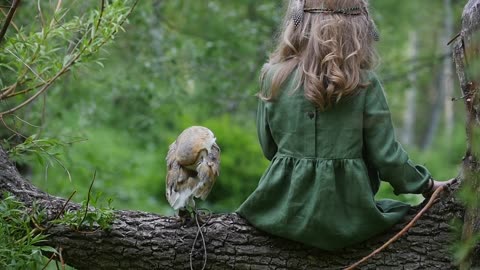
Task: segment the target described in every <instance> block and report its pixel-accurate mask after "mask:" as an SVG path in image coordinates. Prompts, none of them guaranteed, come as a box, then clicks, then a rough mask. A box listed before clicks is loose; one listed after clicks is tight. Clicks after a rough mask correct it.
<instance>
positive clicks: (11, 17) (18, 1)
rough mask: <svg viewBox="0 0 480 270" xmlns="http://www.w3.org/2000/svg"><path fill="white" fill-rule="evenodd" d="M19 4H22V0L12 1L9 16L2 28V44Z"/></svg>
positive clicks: (0, 33) (0, 39)
mask: <svg viewBox="0 0 480 270" xmlns="http://www.w3.org/2000/svg"><path fill="white" fill-rule="evenodd" d="M19 4H20V0H14V1H13V3H12V7H11V8H10V10H9V11H8V14H7V18H6V19H5V22H4V23H3V27H2V30H0V44H1V43H2V41H3V39H4V37H5V34H6V33H7V29H8V26H9V25H10V22H11V21H12V19H13V15H14V14H15V11H17V9H18V5H19Z"/></svg>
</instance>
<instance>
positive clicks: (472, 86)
mask: <svg viewBox="0 0 480 270" xmlns="http://www.w3.org/2000/svg"><path fill="white" fill-rule="evenodd" d="M479 29H480V0H470V1H468V3H467V5H466V6H465V9H464V11H463V15H462V31H461V33H460V35H459V38H460V39H458V40H457V41H456V43H455V47H454V52H453V56H454V59H455V64H456V69H457V74H458V78H459V81H460V85H461V88H462V94H463V97H464V102H465V107H466V112H467V121H466V124H467V127H466V134H467V151H466V154H465V158H464V159H463V168H462V169H463V170H462V174H463V179H464V181H463V182H464V183H463V185H464V188H465V189H466V190H468V191H470V192H471V194H470V195H469V200H470V203H469V205H468V207H467V209H466V211H465V216H464V219H463V223H464V225H463V234H462V239H463V241H464V242H469V241H471V240H472V239H474V238H476V234H478V233H480V215H478V212H479V211H480V206H479V205H480V166H479V163H478V161H479V158H480V144H479V142H478V135H479V134H480V122H479V120H480V98H479V94H480V93H479V91H480V69H479V64H480V50H479V49H480V39H479V38H480V31H479ZM474 255H475V254H469V255H468V256H466V257H465V258H462V262H461V264H460V269H462V270H463V269H470V267H471V264H472V260H474V258H473V257H474Z"/></svg>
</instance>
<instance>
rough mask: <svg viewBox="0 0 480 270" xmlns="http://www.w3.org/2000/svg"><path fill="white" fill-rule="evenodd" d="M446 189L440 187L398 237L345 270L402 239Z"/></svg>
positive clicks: (358, 264) (349, 269) (352, 267)
mask: <svg viewBox="0 0 480 270" xmlns="http://www.w3.org/2000/svg"><path fill="white" fill-rule="evenodd" d="M444 189H445V186H441V187H439V188H438V189H437V190H435V192H434V193H433V194H432V197H430V200H428V203H427V205H425V206H424V207H423V208H422V210H421V211H420V212H419V213H418V214H417V215H416V216H415V217H414V218H413V219H412V221H410V222H409V223H408V224H407V225H406V226H405V227H404V228H403V229H402V230H401V231H400V232H398V233H397V234H396V235H394V236H393V237H392V238H390V239H389V240H388V241H387V242H386V243H385V244H383V245H382V246H381V247H379V248H377V249H376V250H374V251H373V252H372V253H370V254H369V255H368V256H366V257H364V258H363V259H361V260H360V261H358V262H356V263H354V264H352V265H350V266H349V267H347V268H345V270H353V269H356V268H357V267H358V266H360V264H362V263H364V262H366V261H367V260H368V259H370V258H372V257H373V256H375V255H377V254H378V253H380V252H381V251H382V250H384V249H385V248H387V247H388V246H389V245H390V244H392V243H393V242H395V241H397V240H398V239H399V238H400V237H402V236H403V235H404V234H405V233H406V232H407V231H408V230H410V228H412V227H413V225H415V222H417V220H418V219H420V218H421V217H422V216H423V214H425V212H427V211H428V209H430V208H431V207H432V205H434V204H435V203H436V202H437V197H438V195H439V194H440V193H441V192H443V191H444Z"/></svg>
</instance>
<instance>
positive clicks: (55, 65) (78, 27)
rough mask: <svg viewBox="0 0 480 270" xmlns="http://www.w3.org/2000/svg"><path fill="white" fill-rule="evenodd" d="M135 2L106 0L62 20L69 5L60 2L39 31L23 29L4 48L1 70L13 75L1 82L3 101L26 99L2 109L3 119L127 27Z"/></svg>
mask: <svg viewBox="0 0 480 270" xmlns="http://www.w3.org/2000/svg"><path fill="white" fill-rule="evenodd" d="M137 1H138V0H137ZM137 1H135V2H134V3H133V5H131V6H128V5H127V3H128V2H129V1H127V0H124V1H120V0H115V1H112V2H111V3H108V2H106V1H104V0H102V1H101V7H100V10H99V11H98V10H94V11H91V12H90V13H88V14H86V15H84V16H81V17H73V18H72V19H70V20H69V21H65V22H64V23H60V21H62V20H66V17H67V15H68V10H64V9H61V8H60V5H61V1H58V3H57V6H56V7H55V12H54V15H53V18H52V20H51V23H50V24H49V25H43V26H42V28H41V29H40V31H38V32H36V33H32V34H30V35H28V34H26V33H24V32H22V31H24V30H22V28H20V29H19V31H20V32H19V33H18V34H17V35H15V36H14V37H11V38H9V39H8V40H7V42H6V44H5V45H4V49H3V50H2V52H0V60H3V61H1V62H2V63H5V64H0V72H1V71H4V72H7V74H8V75H9V76H6V77H15V79H14V81H12V82H11V83H9V84H0V87H1V90H0V100H5V99H12V98H14V97H18V96H20V97H23V98H21V99H20V101H19V102H18V104H16V105H15V106H13V107H11V108H9V109H6V110H3V111H1V112H0V118H3V117H5V116H6V115H11V114H13V113H14V112H16V111H18V110H20V109H22V108H24V107H25V106H27V105H29V104H30V103H32V102H33V101H35V100H36V99H37V98H38V97H39V96H41V95H42V94H43V93H45V92H46V91H47V90H48V89H50V87H51V86H52V84H53V83H54V82H55V81H57V80H58V79H59V78H60V77H61V76H62V75H64V74H66V73H67V72H69V71H70V70H71V69H72V67H73V66H74V65H78V64H79V63H86V62H88V61H89V60H92V59H93V57H92V56H93V55H94V54H96V53H98V52H99V51H100V49H101V48H102V47H103V46H104V45H106V44H107V43H108V42H109V41H111V40H112V39H113V38H114V37H115V35H116V34H117V33H118V31H119V30H123V28H122V26H123V24H124V23H125V22H126V21H127V18H128V16H129V15H130V14H131V12H132V11H133V9H134V8H135V6H136V3H137ZM65 44H68V46H67V47H65ZM61 51H63V52H64V53H63V54H61V53H60V52H61ZM0 83H2V82H0ZM16 100H18V98H17V99H16Z"/></svg>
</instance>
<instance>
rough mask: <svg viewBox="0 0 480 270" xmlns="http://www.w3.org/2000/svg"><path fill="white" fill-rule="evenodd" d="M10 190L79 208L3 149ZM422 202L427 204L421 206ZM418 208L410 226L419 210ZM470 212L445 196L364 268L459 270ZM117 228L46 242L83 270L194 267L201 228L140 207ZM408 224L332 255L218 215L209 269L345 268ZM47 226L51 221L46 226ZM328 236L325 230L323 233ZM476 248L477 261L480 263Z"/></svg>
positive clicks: (55, 209) (68, 231)
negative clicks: (22, 169)
mask: <svg viewBox="0 0 480 270" xmlns="http://www.w3.org/2000/svg"><path fill="white" fill-rule="evenodd" d="M5 191H8V192H11V193H12V194H14V195H15V196H16V197H17V198H18V199H20V200H21V201H23V202H24V203H25V204H26V205H27V206H31V205H32V204H33V202H34V201H35V202H36V203H37V205H41V206H43V207H44V208H45V210H46V211H47V213H48V217H50V219H53V218H55V217H56V216H57V215H58V213H59V212H63V210H65V211H66V210H81V207H80V205H78V204H75V203H68V204H67V206H66V207H65V209H63V208H64V205H65V203H66V201H65V200H64V199H62V198H58V197H54V196H51V195H48V194H46V193H44V192H42V191H40V190H38V189H37V188H36V187H34V186H33V185H32V184H31V183H30V182H28V181H26V180H24V179H23V178H22V177H21V176H20V175H19V173H18V172H17V170H16V168H15V167H14V166H13V164H12V163H11V162H10V161H8V157H7V155H6V154H5V152H4V151H3V150H1V149H0V194H1V193H3V192H5ZM419 207H420V206H419ZM419 207H414V208H413V209H412V210H411V211H410V213H409V215H408V217H407V219H406V220H405V223H406V222H408V220H410V219H411V218H412V217H413V216H414V215H415V213H416V211H418V209H419ZM463 215H464V209H463V207H462V206H461V205H460V204H459V202H458V201H457V200H456V199H455V197H454V196H453V195H452V194H446V195H445V196H443V197H442V199H441V201H439V203H437V204H436V205H434V206H433V207H432V209H431V210H430V212H429V213H427V214H426V215H425V216H424V217H423V218H422V219H421V220H419V221H418V223H417V225H416V226H415V227H413V228H412V229H411V230H410V231H409V232H408V233H407V235H406V236H404V237H403V238H401V239H400V240H398V241H397V242H395V243H394V244H392V245H391V246H390V247H389V248H388V249H387V250H385V251H383V252H382V253H380V254H378V255H376V256H375V257H374V258H372V259H371V260H369V261H368V262H367V263H366V264H365V265H363V266H362V268H361V269H385V268H392V269H395V268H396V267H398V268H401V267H404V268H406V269H455V266H454V265H453V264H452V259H451V256H450V246H451V245H452V236H451V233H450V226H449V225H448V224H449V223H450V221H451V220H452V219H454V218H457V219H462V218H463ZM115 217H116V218H115V221H114V224H113V226H112V228H111V230H110V231H108V232H107V231H102V230H100V229H98V228H97V229H95V230H94V231H92V232H85V231H78V230H75V229H73V228H69V227H66V226H62V225H53V226H51V227H49V229H48V231H47V234H48V235H49V236H48V242H47V244H48V245H50V246H52V247H55V248H58V247H61V248H62V250H63V251H62V255H63V259H64V260H65V262H66V263H67V264H69V265H71V266H73V267H75V268H77V269H188V268H189V264H190V258H189V257H190V256H189V254H190V249H191V247H192V243H193V241H194V238H195V235H196V233H197V227H196V226H194V225H191V226H186V227H182V226H181V224H180V223H179V221H178V220H177V219H175V218H173V217H164V216H159V215H156V214H152V213H144V212H138V211H116V212H115ZM404 225H405V224H399V225H397V226H395V227H394V228H393V229H392V230H390V231H388V232H387V233H385V234H384V235H381V236H379V237H376V238H374V239H371V240H369V241H367V242H366V243H362V244H360V245H357V246H355V247H352V248H348V249H345V250H341V251H338V252H325V251H321V250H318V249H315V248H310V247H307V246H304V245H302V244H299V243H295V242H292V241H288V240H284V239H281V238H278V237H274V236H270V235H268V234H266V233H263V232H261V231H258V230H257V229H255V228H254V227H252V226H250V225H249V224H248V222H246V221H245V220H244V219H242V218H241V217H240V216H238V215H236V214H217V215H214V216H213V217H212V218H211V219H210V220H209V221H208V222H207V224H205V227H204V228H205V229H204V230H205V231H204V234H205V241H206V245H207V252H208V262H207V268H206V269H341V268H344V267H346V266H348V265H350V264H351V263H354V262H356V261H358V260H359V259H361V258H362V257H364V256H366V255H367V254H369V253H370V252H371V251H372V250H374V249H375V248H377V247H379V246H380V245H381V244H382V243H384V242H385V241H386V240H388V239H389V238H390V237H391V236H392V235H394V234H395V233H396V232H398V231H399V230H401V228H402V227H404ZM46 227H47V226H46ZM319 233H321V232H319ZM193 257H194V267H195V269H197V268H201V265H202V263H203V260H202V258H203V249H202V245H201V243H198V245H197V246H195V252H194V253H193ZM478 257H479V254H478V252H476V253H475V259H474V260H475V262H476V264H475V265H480V262H479V259H478Z"/></svg>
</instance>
